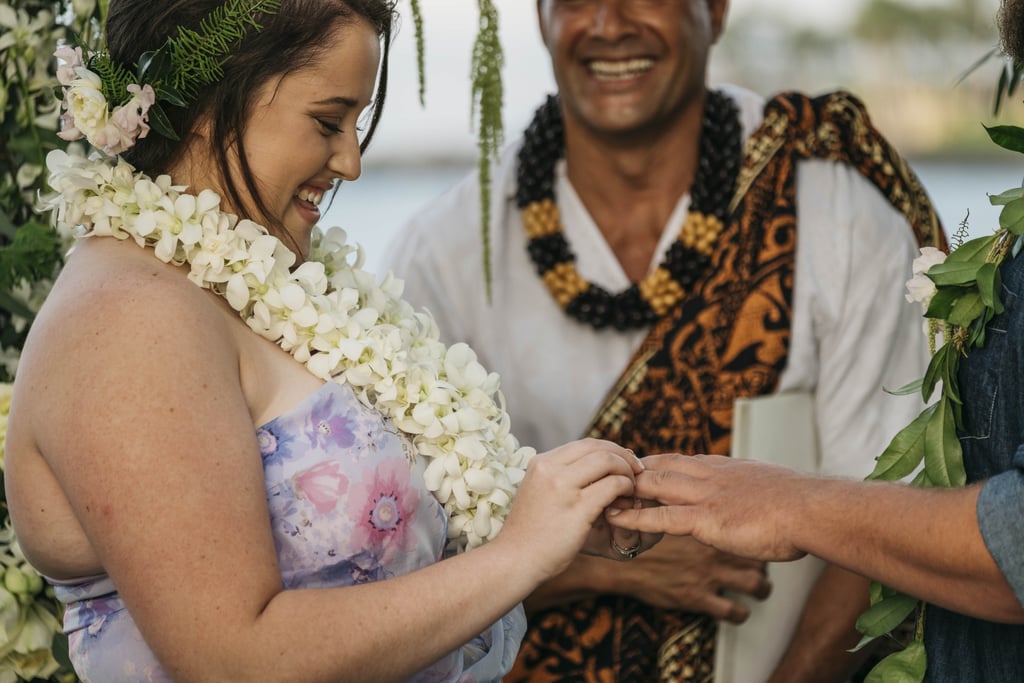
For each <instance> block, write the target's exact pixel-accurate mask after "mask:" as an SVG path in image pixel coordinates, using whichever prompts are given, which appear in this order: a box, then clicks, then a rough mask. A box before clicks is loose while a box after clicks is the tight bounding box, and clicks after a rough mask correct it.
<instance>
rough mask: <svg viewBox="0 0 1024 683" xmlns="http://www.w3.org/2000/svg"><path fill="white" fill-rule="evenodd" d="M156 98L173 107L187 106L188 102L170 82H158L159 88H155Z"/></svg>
mask: <svg viewBox="0 0 1024 683" xmlns="http://www.w3.org/2000/svg"><path fill="white" fill-rule="evenodd" d="M156 98H157V99H158V100H159V101H161V102H166V103H167V104H170V105H172V106H175V107H187V106H188V103H187V102H186V101H185V96H184V95H182V94H181V92H179V91H178V90H177V89H176V88H175V87H174V86H173V85H171V84H170V83H161V84H160V89H159V90H157V93H156Z"/></svg>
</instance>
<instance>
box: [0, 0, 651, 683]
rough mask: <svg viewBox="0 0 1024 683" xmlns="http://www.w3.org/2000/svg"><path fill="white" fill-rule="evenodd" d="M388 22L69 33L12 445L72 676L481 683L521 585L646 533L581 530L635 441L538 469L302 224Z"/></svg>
mask: <svg viewBox="0 0 1024 683" xmlns="http://www.w3.org/2000/svg"><path fill="white" fill-rule="evenodd" d="M392 15H393V7H392V5H391V3H390V2H389V0H227V1H226V2H219V1H214V0H173V1H171V2H167V3H160V4H159V5H153V3H151V2H149V1H148V0H112V2H111V4H110V15H109V20H108V22H107V41H108V42H107V45H106V46H105V48H106V49H101V50H100V51H98V52H95V53H87V52H85V51H83V50H75V49H73V48H70V47H68V48H66V49H64V50H62V51H61V54H60V56H61V57H62V63H61V66H60V78H61V82H62V84H63V85H64V88H65V91H64V92H65V105H64V112H65V113H64V115H63V123H64V129H63V131H62V132H63V134H64V135H66V136H67V137H84V139H85V140H86V141H88V142H89V143H91V144H92V145H93V146H94V147H96V149H97V154H96V155H93V156H91V157H88V158H86V157H82V156H77V155H75V154H67V153H65V152H62V151H54V152H52V153H51V154H50V155H49V156H48V158H47V165H48V167H49V171H50V176H49V182H50V185H51V187H52V188H53V190H54V191H55V193H54V194H53V195H51V196H50V197H49V199H48V202H49V205H50V207H51V208H52V209H54V212H55V222H56V224H57V225H58V227H59V228H60V229H62V230H64V231H66V232H68V233H73V234H74V236H75V237H76V238H77V239H78V241H77V243H76V246H75V249H74V252H73V254H72V255H71V256H70V257H69V259H68V263H67V265H66V266H65V268H64V269H63V271H62V272H61V275H60V277H59V278H58V280H57V282H56V284H55V286H54V288H53V291H52V293H51V294H50V296H49V298H48V299H47V302H46V304H45V305H44V306H43V309H42V310H41V312H40V314H39V316H38V318H37V320H36V322H35V324H34V326H33V328H32V332H31V334H30V335H29V338H28V340H27V342H26V347H25V353H24V355H23V357H22V361H21V366H20V367H19V372H18V377H17V381H16V383H15V388H14V398H13V401H12V404H11V414H10V419H9V426H8V433H7V437H6V441H5V443H4V448H5V450H6V471H5V475H6V493H7V496H8V503H9V505H10V511H11V519H12V521H13V523H14V526H15V528H16V530H17V533H18V538H19V540H20V542H21V547H22V549H23V550H24V552H25V556H26V557H27V558H28V560H29V562H31V563H32V564H33V565H34V566H35V567H36V568H37V569H38V570H39V571H40V572H41V573H42V574H44V575H46V576H47V577H49V581H50V583H51V584H52V585H53V587H54V588H55V590H56V594H57V597H58V598H59V599H60V600H61V601H62V602H64V603H65V605H66V608H67V609H66V612H65V619H64V628H65V630H66V631H67V633H68V636H69V645H70V647H69V649H70V657H71V661H72V663H73V664H74V666H75V669H76V671H77V672H78V674H79V675H80V676H81V677H82V678H83V679H84V680H87V681H89V680H92V681H104V682H105V683H117V682H118V681H128V680H137V678H138V675H139V673H138V672H144V675H145V676H146V677H148V678H150V679H152V680H176V681H197V680H218V681H230V680H242V681H250V680H278V681H290V680H294V681H304V682H305V681H314V682H315V681H339V680H382V681H383V680H410V679H411V680H429V681H456V680H480V681H492V680H500V679H501V678H502V676H503V675H504V674H505V673H506V672H507V671H508V669H509V668H510V667H511V663H512V660H513V659H514V657H515V654H516V652H517V650H518V647H519V641H520V638H521V636H522V633H523V630H524V628H525V623H524V622H525V619H524V617H523V611H522V608H521V607H520V605H519V602H520V601H521V600H522V598H523V597H524V596H525V595H527V594H528V593H529V592H530V591H531V590H532V589H533V588H534V587H535V586H537V585H538V584H539V583H540V582H541V581H544V580H546V579H547V578H549V577H550V576H552V575H553V574H554V573H557V572H560V571H561V570H562V569H563V568H564V567H565V566H566V565H567V564H568V562H569V561H570V559H571V558H572V557H573V556H574V555H575V554H576V553H577V552H579V551H580V550H585V551H587V552H590V553H593V554H599V555H604V556H606V557H610V558H617V559H623V558H624V557H626V555H629V556H631V555H634V554H636V553H637V552H639V551H640V550H643V549H646V548H647V547H649V546H650V545H651V544H652V543H653V542H654V541H655V540H656V539H657V537H656V536H650V537H643V538H642V537H640V536H639V535H637V534H634V533H632V532H626V533H624V534H619V533H616V534H615V535H614V536H613V535H612V534H611V532H610V531H609V529H608V527H607V526H605V525H596V526H595V522H596V520H597V519H598V517H599V516H600V515H601V513H602V512H603V510H604V509H605V508H606V507H607V506H609V505H610V504H612V503H613V502H614V501H615V500H616V499H617V498H619V497H621V496H629V495H631V494H632V489H633V481H634V478H635V475H636V473H637V472H639V471H640V469H641V466H640V464H639V462H638V461H637V459H636V458H635V456H633V455H632V453H630V452H628V451H626V450H625V449H622V448H620V447H618V446H616V445H615V444H612V443H609V442H605V441H596V440H586V441H581V442H576V443H572V444H569V445H567V446H563V447H560V448H556V449H554V450H552V451H551V452H549V453H546V454H542V455H538V456H536V457H535V458H534V457H533V456H534V452H533V450H532V449H529V448H520V447H519V444H518V442H517V441H516V439H515V437H514V436H513V435H512V434H511V433H510V420H509V417H508V415H507V413H506V412H505V411H504V409H503V407H502V400H501V398H500V397H499V396H496V393H497V391H498V379H497V376H496V375H494V374H491V373H488V372H487V371H486V370H485V369H484V368H483V367H482V366H481V365H480V364H479V363H478V362H477V360H476V355H475V354H474V353H473V352H472V351H471V350H470V349H469V348H468V347H466V346H465V345H456V346H453V347H452V348H447V347H445V346H444V345H443V344H441V343H440V341H439V340H438V332H437V328H436V326H435V325H434V323H433V321H432V320H431V318H430V317H429V315H427V314H425V313H416V312H414V311H413V310H412V308H411V306H409V305H408V304H406V303H405V302H403V301H402V300H401V299H399V298H398V296H397V293H396V291H397V289H398V287H397V286H396V285H395V283H394V282H393V281H391V280H385V281H384V282H383V283H382V284H381V285H380V286H378V285H377V284H376V282H375V279H374V278H373V276H372V275H370V274H368V273H365V272H364V271H362V270H359V269H358V268H356V267H354V266H353V265H352V263H351V261H350V258H351V249H350V248H349V247H348V246H347V245H346V244H345V242H344V235H343V234H339V233H337V232H333V233H328V234H327V235H321V234H319V233H317V232H315V231H314V224H315V223H316V221H317V220H318V219H319V218H320V210H319V203H320V201H321V200H322V198H323V195H324V194H325V193H326V192H327V191H328V190H329V189H330V187H332V185H333V184H334V183H336V182H338V181H350V180H355V179H356V178H357V177H358V176H359V173H360V153H361V147H362V146H365V143H366V142H367V141H368V139H369V137H370V136H371V135H372V133H373V129H374V126H375V123H376V120H377V115H378V112H379V107H380V104H381V101H382V100H383V92H384V84H385V82H386V77H385V76H384V75H383V74H384V70H385V69H386V66H383V65H382V64H383V63H384V62H386V50H387V44H388V39H389V36H390V31H391V25H392V21H393V16H392ZM382 46H383V49H382ZM378 69H380V70H381V75H380V76H378ZM375 83H376V84H377V90H376V92H375ZM367 107H370V112H371V113H370V114H369V115H368V117H369V119H370V123H369V126H368V130H367V131H366V133H365V135H366V138H364V139H363V140H362V141H361V140H360V135H361V132H360V131H359V129H358V123H359V121H360V119H361V118H362V117H363V116H364V112H365V111H366V110H367ZM103 153H105V154H106V155H109V156H104V155H103ZM172 179H173V180H172ZM286 244H291V245H292V246H293V247H294V248H293V249H289V248H288V247H287V246H286ZM140 247H141V248H140ZM154 256H155V258H154ZM197 285H198V286H197ZM528 462H529V469H527V463H528ZM513 496H517V498H516V505H515V510H514V512H513V511H511V506H510V503H511V499H512V497H513ZM615 548H620V549H627V550H628V551H629V552H628V553H627V554H626V555H623V554H622V553H621V550H620V551H618V552H617V551H616V550H615ZM463 551H465V552H463ZM446 555H453V557H450V558H449V559H446V560H445V561H444V562H440V560H441V559H442V558H443V557H445V556H446ZM183 595H184V598H185V599H182V596H183ZM353 624H357V625H358V628H356V629H353V628H352V626H353ZM425 631H426V632H430V633H432V634H434V635H433V636H432V637H431V638H429V639H424V638H422V637H420V636H421V634H422V633H423V632H425ZM339 633H345V634H346V635H345V637H344V638H340V637H338V634H339ZM392 642H400V643H402V644H403V646H402V647H401V648H392V647H388V645H387V644H388V643H392Z"/></svg>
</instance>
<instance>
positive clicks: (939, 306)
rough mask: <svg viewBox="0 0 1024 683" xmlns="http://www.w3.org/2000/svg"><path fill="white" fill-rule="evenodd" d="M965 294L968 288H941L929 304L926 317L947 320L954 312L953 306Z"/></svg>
mask: <svg viewBox="0 0 1024 683" xmlns="http://www.w3.org/2000/svg"><path fill="white" fill-rule="evenodd" d="M965 292H967V287H940V288H939V289H938V290H937V291H936V292H935V295H934V296H933V297H932V300H931V301H929V302H928V309H927V310H926V311H925V313H924V317H926V318H937V319H939V320H945V319H946V318H948V317H949V313H950V311H952V310H953V304H955V303H956V300H957V299H959V298H960V297H961V296H963V295H964V293H965Z"/></svg>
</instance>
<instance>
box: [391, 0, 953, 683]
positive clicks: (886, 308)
mask: <svg viewBox="0 0 1024 683" xmlns="http://www.w3.org/2000/svg"><path fill="white" fill-rule="evenodd" d="M727 5H728V3H727V0H539V1H538V3H537V12H538V17H539V23H540V31H541V35H542V37H543V40H544V43H545V45H546V46H547V49H548V51H549V53H550V55H551V62H552V67H553V70H554V74H555V80H556V82H557V84H558V90H559V92H558V94H557V95H556V96H552V97H551V98H549V99H548V101H547V102H545V103H543V104H542V105H541V106H540V107H539V108H538V110H537V113H536V116H535V118H534V120H533V122H532V123H531V125H530V126H529V128H528V129H527V130H526V131H525V132H524V134H523V136H522V138H521V139H520V140H518V141H516V142H515V143H514V144H513V145H511V146H510V147H509V148H508V149H507V150H506V151H505V153H504V154H503V155H502V158H501V160H500V161H499V163H498V164H497V165H496V167H495V168H493V169H492V172H493V177H494V178H495V182H494V183H493V195H492V198H491V207H492V212H491V213H492V215H491V226H490V227H491V247H492V249H493V252H494V254H495V256H494V259H493V263H494V266H493V273H492V275H491V277H492V282H493V298H492V301H491V302H487V301H486V299H485V298H484V296H483V294H482V292H483V288H484V279H485V275H484V273H483V269H482V267H480V266H476V267H474V266H473V265H472V264H474V263H475V264H479V263H480V262H481V259H480V252H481V249H480V243H479V237H478V236H479V234H480V233H479V228H480V226H479V221H478V218H477V216H478V215H479V209H478V207H479V202H478V193H479V186H478V185H477V181H476V178H475V176H473V177H468V178H467V179H466V180H465V181H464V182H462V183H461V184H460V185H458V186H457V187H455V188H454V189H452V190H451V191H450V192H448V193H447V194H446V195H445V196H443V197H441V198H440V199H438V200H437V201H436V202H435V203H434V204H433V205H431V206H429V207H427V208H426V209H425V210H423V211H421V212H420V213H419V214H418V215H417V216H416V217H415V218H414V219H413V220H412V221H411V223H410V224H409V226H407V228H406V229H405V230H404V231H403V232H402V234H401V235H400V236H399V237H398V239H397V240H396V242H395V246H394V249H393V251H392V254H391V265H392V266H393V268H394V270H395V272H396V273H397V274H398V275H399V276H400V277H402V278H404V279H405V280H406V282H407V287H406V295H407V297H408V298H409V299H410V300H411V301H413V302H416V303H419V304H422V305H426V306H427V307H428V308H430V309H431V311H433V313H434V314H435V316H436V317H437V320H438V324H439V325H440V326H441V330H442V333H443V334H444V336H445V337H446V338H447V339H448V340H449V341H456V340H465V341H469V342H470V343H471V344H472V345H473V347H474V348H475V349H477V350H478V352H479V353H480V355H481V356H482V357H483V358H484V359H485V360H486V362H487V363H488V364H489V365H490V366H491V367H493V368H494V369H496V370H498V371H499V372H501V374H502V376H503V384H502V387H503V390H504V392H505V396H506V398H507V401H508V406H509V412H510V414H511V415H512V418H513V420H514V426H515V430H516V433H517V434H518V435H519V437H520V438H521V439H522V440H523V441H524V442H525V443H528V444H530V445H533V446H536V447H538V448H541V449H545V448H549V447H551V446H553V445H556V444H559V443H562V442H564V441H565V440H567V439H572V438H574V437H579V436H583V435H593V436H599V437H602V438H607V439H610V440H613V441H616V442H619V443H622V444H623V445H625V446H628V447H630V448H632V449H634V450H635V451H636V452H637V453H638V454H641V455H649V454H654V453H662V452H680V453H687V454H692V453H727V452H728V451H729V445H730V437H731V427H732V411H733V402H734V400H735V399H736V398H740V397H747V396H755V395H761V394H769V393H773V392H780V391H807V392H812V393H813V394H814V404H815V414H816V418H815V421H816V424H815V425H814V428H815V430H816V432H817V434H818V438H819V442H820V450H821V456H822V457H821V463H820V472H821V473H824V474H829V475H849V476H861V477H862V476H864V475H866V474H867V473H868V472H869V471H870V470H871V467H872V464H873V457H874V456H875V455H877V454H878V453H880V452H881V451H882V450H883V448H884V447H885V444H886V443H887V441H888V439H889V438H890V437H891V436H892V435H893V434H895V433H896V431H898V429H899V428H900V427H901V426H902V425H903V424H905V423H907V422H908V421H909V420H910V419H912V418H913V417H914V415H916V412H917V410H918V409H919V406H915V405H913V402H912V401H907V400H905V399H903V400H901V399H895V400H894V399H892V398H891V397H888V396H886V395H885V394H884V393H883V392H882V386H883V385H888V386H898V385H899V384H901V383H903V381H905V380H909V379H912V378H914V377H917V376H920V375H921V374H922V373H923V371H924V367H925V363H926V356H927V349H926V346H925V342H924V337H923V334H922V333H921V326H920V318H919V311H917V310H916V309H915V308H914V307H913V306H910V305H903V304H904V302H903V299H902V292H903V284H904V282H905V280H906V279H907V278H908V277H909V274H910V270H911V268H910V266H911V261H912V259H913V257H914V256H915V255H916V253H917V247H918V245H919V244H924V243H931V244H935V243H940V242H941V241H942V239H943V238H942V233H941V228H940V226H939V224H938V221H937V219H936V217H935V214H934V212H933V211H932V209H931V205H930V203H929V202H928V199H927V196H926V195H925V194H924V192H923V190H922V188H921V187H920V184H919V183H918V182H917V179H916V178H915V177H914V176H913V174H912V173H911V172H910V171H909V169H908V168H907V166H906V164H905V163H904V162H903V161H902V159H900V157H899V156H898V155H897V154H896V152H895V151H894V150H893V149H892V148H891V147H890V146H889V145H888V144H887V143H886V142H885V140H884V139H883V138H882V137H881V136H880V135H879V134H878V133H877V131H875V129H874V128H873V127H872V126H871V124H870V121H869V119H868V117H867V114H866V113H865V112H864V110H863V107H862V106H861V105H860V103H859V102H858V101H857V100H856V99H855V98H853V97H852V96H850V95H848V94H845V93H832V94H829V95H826V96H823V97H819V98H808V97H805V96H802V95H799V94H795V93H788V94H785V95H781V96H777V97H773V98H770V99H768V100H765V99H763V98H762V97H760V96H759V95H756V94H754V93H752V92H749V91H746V90H742V89H740V88H736V87H731V86H711V85H709V84H708V82H707V75H706V74H707V63H708V58H709V53H710V50H711V47H712V45H713V44H714V43H715V41H716V40H717V39H718V37H719V35H720V34H721V32H722V29H723V26H724V22H725V15H726V10H727ZM456 264H460V265H459V266H456ZM627 550H628V549H627ZM624 559H628V560H629V561H626V562H620V563H612V562H607V561H603V560H592V559H590V558H586V557H580V558H579V559H578V561H577V562H576V563H575V564H574V565H573V566H572V567H571V568H570V569H569V570H568V571H567V572H566V573H565V574H563V575H562V576H560V577H559V578H557V579H556V580H554V581H552V582H550V583H549V584H547V585H546V586H544V587H543V588H542V589H541V590H539V591H538V592H537V593H535V594H534V595H533V597H532V598H531V600H530V601H529V603H528V605H527V607H528V609H529V610H530V612H531V628H530V631H529V633H528V635H527V638H526V641H525V642H524V644H523V649H522V652H521V654H520V657H519V662H518V665H517V667H516V670H515V671H514V672H513V674H512V675H510V676H509V677H507V678H506V681H537V682H540V681H569V680H571V681H593V682H595V683H596V682H601V683H608V682H609V681H643V682H647V681H709V680H711V678H712V676H713V671H712V667H713V661H714V642H715V623H716V621H717V620H728V621H733V622H741V621H743V620H744V619H745V618H746V616H747V614H748V608H747V607H745V606H744V604H743V603H742V602H740V601H739V600H737V599H735V598H733V597H729V596H731V595H734V594H736V593H740V594H746V595H748V596H754V597H757V598H764V597H765V596H766V595H767V594H768V592H769V590H770V582H769V581H768V579H767V577H766V576H765V571H764V565H763V564H761V563H754V562H750V561H747V560H741V559H739V558H737V557H733V556H730V555H727V554H724V553H720V552H718V551H714V550H712V549H711V548H708V547H706V546H703V545H701V544H699V543H697V542H696V541H693V540H692V539H681V538H671V537H666V538H665V539H664V540H663V541H662V542H661V543H660V544H659V545H658V546H656V547H655V548H654V549H652V550H650V551H648V552H646V553H644V554H642V555H640V556H639V557H637V558H636V559H632V558H631V554H630V553H628V552H626V553H625V554H624ZM811 595H812V598H811V600H810V601H809V602H808V605H807V608H806V609H805V610H804V612H803V614H802V617H801V621H800V623H799V625H798V627H797V629H796V632H795V634H794V636H793V640H792V644H791V646H790V648H789V649H788V651H787V652H786V654H785V656H784V657H783V658H782V660H781V661H780V662H779V664H778V666H777V667H776V669H775V670H774V671H766V672H764V676H765V679H766V680H768V679H769V677H771V680H773V681H787V682H790V683H792V682H794V681H795V682H799V681H810V680H815V681H842V680H845V679H846V678H847V677H848V676H849V674H850V672H851V671H852V670H853V669H854V668H855V667H856V666H857V664H858V657H859V656H862V655H858V656H852V655H849V654H848V653H847V652H846V650H847V649H848V648H850V647H852V646H853V645H854V644H855V643H856V642H857V640H858V636H857V634H856V633H855V632H854V629H853V623H854V620H855V618H856V616H857V614H859V612H861V611H862V610H863V609H864V608H865V607H866V605H867V584H866V581H865V580H864V579H861V578H860V577H857V576H855V575H853V574H850V573H847V572H844V571H841V570H839V569H838V568H835V567H829V568H827V569H826V570H825V571H824V573H823V574H822V576H821V578H820V579H819V580H818V582H817V584H816V585H815V586H814V588H813V590H812V593H811Z"/></svg>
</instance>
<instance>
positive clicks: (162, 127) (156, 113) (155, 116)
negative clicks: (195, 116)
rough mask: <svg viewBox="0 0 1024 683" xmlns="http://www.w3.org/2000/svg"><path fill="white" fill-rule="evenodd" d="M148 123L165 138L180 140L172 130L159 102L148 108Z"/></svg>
mask: <svg viewBox="0 0 1024 683" xmlns="http://www.w3.org/2000/svg"><path fill="white" fill-rule="evenodd" d="M149 125H151V126H153V130H155V131H156V132H157V133H159V134H160V135H163V136H164V137H165V138H169V139H171V140H180V138H179V137H178V134H177V133H175V132H174V127H173V126H171V122H170V121H168V120H167V114H165V113H164V109H163V107H161V106H160V104H159V103H157V104H154V105H153V106H151V107H150V108H149Z"/></svg>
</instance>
